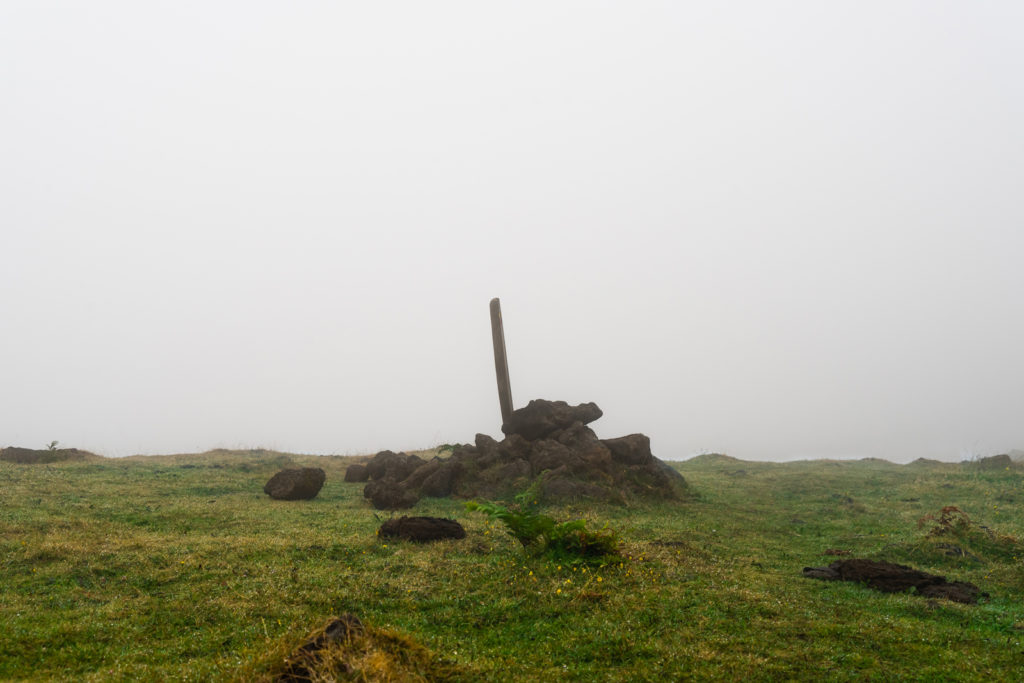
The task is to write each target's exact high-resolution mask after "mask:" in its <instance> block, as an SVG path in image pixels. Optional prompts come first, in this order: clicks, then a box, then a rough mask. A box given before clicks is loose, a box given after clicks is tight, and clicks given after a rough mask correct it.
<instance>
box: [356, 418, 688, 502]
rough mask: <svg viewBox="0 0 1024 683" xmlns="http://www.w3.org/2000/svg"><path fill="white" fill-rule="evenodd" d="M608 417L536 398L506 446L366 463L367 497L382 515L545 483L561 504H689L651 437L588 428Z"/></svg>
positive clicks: (481, 443)
mask: <svg viewBox="0 0 1024 683" xmlns="http://www.w3.org/2000/svg"><path fill="white" fill-rule="evenodd" d="M601 414H602V413H601V409H600V408H598V407H597V405H595V404H593V403H583V404H580V405H578V406H570V405H568V404H567V403H565V402H564V401H544V400H534V401H530V403H529V404H528V405H527V406H526V407H524V408H520V409H519V410H516V411H514V412H513V413H512V415H511V417H510V418H509V419H508V421H507V422H506V423H505V424H504V425H503V426H502V430H503V431H504V432H505V434H506V436H505V438H504V439H502V440H501V441H496V440H494V439H493V438H491V437H490V436H487V435H486V434H477V435H476V439H475V440H474V443H473V444H472V445H470V444H464V445H460V446H455V447H454V448H453V449H452V453H451V455H450V456H449V457H448V458H439V457H435V458H434V459H432V460H429V461H425V460H423V459H422V458H420V457H418V456H415V455H407V454H405V453H393V452H391V451H382V452H380V453H378V454H377V455H375V456H374V457H373V458H372V459H371V460H370V461H369V462H368V463H367V464H366V471H367V476H368V477H369V483H368V484H367V485H366V487H365V488H364V489H363V495H364V496H365V497H366V498H368V499H369V500H370V502H371V503H372V504H373V506H374V507H375V508H377V509H382V510H397V509H403V508H408V507H412V506H413V505H415V503H416V502H417V501H418V500H419V499H420V498H421V497H423V496H428V497H432V498H444V497H448V496H453V497H457V498H486V499H490V500H494V499H499V498H504V497H507V496H510V495H512V494H514V493H517V492H519V491H522V490H524V489H526V488H527V487H528V486H530V485H532V484H534V483H537V482H538V480H539V489H538V490H539V491H540V493H541V495H542V496H543V497H544V498H545V499H546V500H548V501H553V502H567V501H571V500H577V499H592V500H603V501H609V502H617V503H623V502H626V501H629V500H633V499H661V500H676V499H679V498H681V497H682V496H683V494H684V491H685V490H686V482H685V480H684V479H683V477H682V475H680V474H679V473H678V472H676V471H675V470H674V469H672V468H671V467H669V466H668V465H666V464H665V463H664V462H662V461H661V460H658V459H657V458H656V457H654V455H653V454H652V453H651V441H650V439H649V438H648V437H647V436H645V435H643V434H630V435H628V436H623V437H619V438H615V439H603V440H602V439H599V438H598V437H597V435H596V434H595V433H594V431H593V430H592V429H590V428H589V427H587V426H586V425H587V423H589V422H592V421H593V420H596V419H597V418H599V417H601ZM353 467H354V466H353Z"/></svg>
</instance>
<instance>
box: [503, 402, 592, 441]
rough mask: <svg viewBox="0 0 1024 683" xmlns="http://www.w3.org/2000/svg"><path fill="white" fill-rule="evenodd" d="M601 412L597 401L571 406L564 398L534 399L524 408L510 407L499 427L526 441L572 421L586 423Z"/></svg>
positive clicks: (563, 426) (558, 428)
mask: <svg viewBox="0 0 1024 683" xmlns="http://www.w3.org/2000/svg"><path fill="white" fill-rule="evenodd" d="M602 414H603V413H602V412H601V409H600V408H598V407H597V404H596V403H581V404H580V405H578V406H575V407H573V406H570V405H569V404H568V403H566V402H565V401H546V400H544V399H534V400H532V401H530V402H529V403H528V404H527V405H526V407H525V408H520V409H519V410H515V411H513V412H512V414H511V415H510V416H509V418H508V421H506V422H505V424H503V425H502V426H501V431H502V433H504V434H519V435H520V436H522V437H523V438H524V439H526V440H527V441H533V440H535V439H542V438H544V437H546V436H548V435H549V434H551V433H552V432H556V431H558V430H560V429H566V428H568V427H571V426H572V424H573V423H574V422H581V423H583V424H589V423H591V422H593V421H594V420H596V419H598V418H599V417H601V415H602Z"/></svg>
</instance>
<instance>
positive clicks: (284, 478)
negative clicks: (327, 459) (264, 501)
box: [263, 467, 327, 500]
mask: <svg viewBox="0 0 1024 683" xmlns="http://www.w3.org/2000/svg"><path fill="white" fill-rule="evenodd" d="M325 479H327V474H326V473H325V472H324V471H323V470H322V469H320V468H319V467H299V468H292V469H286V470H281V471H280V472H278V473H277V474H275V475H274V476H273V477H271V478H270V481H268V482H267V483H266V484H265V485H264V486H263V492H264V493H266V494H267V495H268V496H270V497H271V498H274V499H276V500H312V499H313V498H316V494H318V493H320V488H321V487H322V486H323V485H324V480H325Z"/></svg>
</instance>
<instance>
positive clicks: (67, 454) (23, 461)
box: [0, 446, 102, 465]
mask: <svg viewBox="0 0 1024 683" xmlns="http://www.w3.org/2000/svg"><path fill="white" fill-rule="evenodd" d="M101 457H102V456H99V455H96V454H95V453H90V452H89V451H82V450H79V449H77V448H42V449H35V448H19V447H17V446H10V447H8V448H0V461H3V462H14V463H18V464H20V465H45V464H49V463H53V462H74V461H82V460H98V459H99V458H101Z"/></svg>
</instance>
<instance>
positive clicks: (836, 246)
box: [0, 0, 1024, 462]
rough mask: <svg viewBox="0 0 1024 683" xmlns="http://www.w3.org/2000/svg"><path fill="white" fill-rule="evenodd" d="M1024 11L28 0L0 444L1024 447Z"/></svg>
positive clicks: (306, 448)
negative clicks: (542, 411) (562, 429)
mask: <svg viewBox="0 0 1024 683" xmlns="http://www.w3.org/2000/svg"><path fill="white" fill-rule="evenodd" d="M1022 36H1024V3H1021V2H1019V1H1017V0H1011V1H1006V2H996V1H984V0H972V1H970V2H968V1H966V0H965V1H962V2H941V1H936V0H922V1H920V2H901V1H899V0H886V1H884V2H883V1H878V2H870V1H869V2H864V1H859V2H839V1H830V2H820V1H817V0H814V1H806V2H765V1H762V0H758V1H756V2H685V3H684V2H642V1H630V2H595V1H593V0H587V1H583V2H557V1H556V2H552V1H550V0H548V1H545V2H509V3H491V2H459V3H451V2H441V1H439V2H359V3H356V2H348V3H345V2H252V1H247V2H211V1H206V0H204V1H203V2H180V1H178V2H135V1H130V2H109V1H106V0H94V1H92V2H70V1H69V2H45V1H41V0H5V1H4V2H3V3H0V446H6V445H19V446H27V447H34V448H41V447H44V446H45V444H47V443H49V442H50V441H52V440H54V439H57V440H59V441H60V442H61V443H62V444H64V445H67V446H76V447H79V448H85V449H89V450H93V451H96V452H100V453H103V454H107V455H128V454H131V453H140V452H141V453H171V452H184V451H201V450H205V449H208V448H213V447H229V448H235V447H268V448H277V449H281V450H289V451H297V452H309V453H342V454H345V453H351V454H354V453H365V452H374V451H377V450H381V449H385V448H389V449H392V450H400V449H413V448H421V447H429V446H431V445H434V444H437V443H443V442H456V441H459V442H466V441H472V439H473V436H474V434H476V433H477V432H484V433H489V434H491V435H494V436H500V416H499V411H498V400H497V392H496V389H495V383H494V365H493V359H492V356H491V343H490V330H489V322H488V312H487V311H488V301H489V300H490V299H491V297H494V296H499V297H501V300H502V306H503V311H504V318H505V326H506V335H507V346H508V353H509V365H510V369H511V373H512V392H513V397H514V400H515V403H516V405H523V404H525V403H526V401H527V400H529V399H531V398H540V397H543V398H549V399H562V400H567V401H569V402H571V403H577V402H581V401H594V402H596V403H597V404H598V405H599V406H601V408H602V409H604V411H605V417H604V418H602V419H601V420H600V421H598V422H596V423H594V425H592V426H593V427H594V429H595V431H597V433H598V435H600V436H602V437H613V436H620V435H624V434H628V433H632V432H644V433H646V434H648V435H649V436H650V437H651V439H652V446H653V449H654V452H655V454H656V455H658V456H660V457H662V458H665V459H679V458H685V457H688V456H691V455H693V454H695V453H699V452H706V451H718V452H725V453H729V454H731V455H734V456H736V457H740V458H745V459H792V458H808V457H865V456H875V457H883V458H887V459H890V460H894V461H897V462H905V461H908V460H911V459H913V458H917V457H930V458H939V459H944V460H956V459H960V458H963V457H968V456H970V455H974V454H981V455H987V454H991V453H998V452H1004V451H1006V450H1008V449H1013V448H1024V362H1022V354H1024V310H1022V303H1021V302H1022V296H1024V40H1022V38H1021V37H1022Z"/></svg>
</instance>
